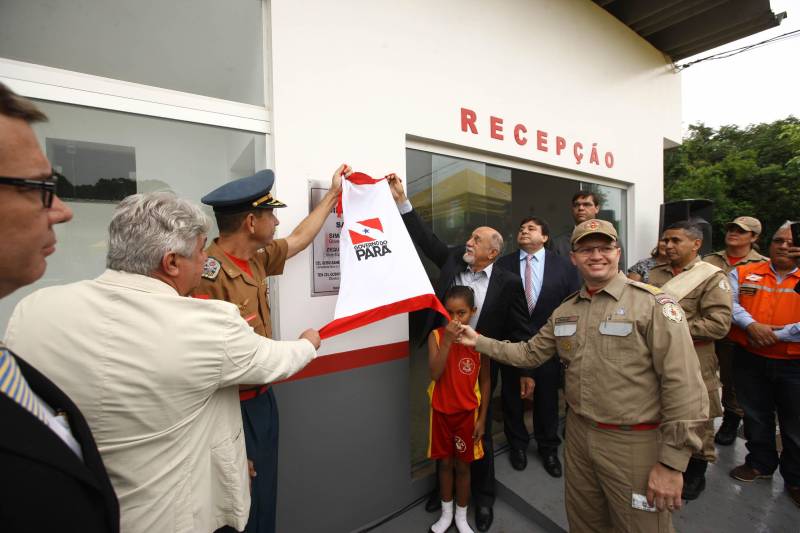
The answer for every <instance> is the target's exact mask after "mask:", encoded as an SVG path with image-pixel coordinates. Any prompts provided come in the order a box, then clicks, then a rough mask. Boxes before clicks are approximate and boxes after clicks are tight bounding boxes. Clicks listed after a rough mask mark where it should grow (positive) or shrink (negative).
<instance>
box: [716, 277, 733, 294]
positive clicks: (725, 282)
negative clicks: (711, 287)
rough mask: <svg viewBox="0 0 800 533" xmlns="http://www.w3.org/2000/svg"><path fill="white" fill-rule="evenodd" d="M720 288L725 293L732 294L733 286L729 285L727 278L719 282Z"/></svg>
mask: <svg viewBox="0 0 800 533" xmlns="http://www.w3.org/2000/svg"><path fill="white" fill-rule="evenodd" d="M719 288H720V289H722V290H723V291H725V292H731V284H730V283H728V280H727V279H725V278H722V279H721V280H719Z"/></svg>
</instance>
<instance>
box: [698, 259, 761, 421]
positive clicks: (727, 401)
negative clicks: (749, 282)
mask: <svg viewBox="0 0 800 533" xmlns="http://www.w3.org/2000/svg"><path fill="white" fill-rule="evenodd" d="M767 259H768V258H766V257H764V256H763V255H761V254H760V253H758V252H756V251H755V250H753V249H751V250H750V252H749V253H748V254H747V255H746V256H744V257H743V258H742V259H740V260H739V261H737V262H736V263H735V264H733V265H731V264H730V263H728V256H727V254H726V253H725V250H720V251H719V252H714V253H710V254H708V255H705V256H703V261H705V262H706V263H711V264H712V265H714V266H715V267H719V268H721V269H722V271H723V272H725V275H726V276H727V275H728V274H730V273H731V270H733V269H734V268H736V267H739V266H742V265H746V264H747V263H760V262H762V261H767ZM735 346H736V343H735V342H733V341H731V340H730V339H728V338H727V337H726V338H724V339H720V340H718V341H716V342H715V343H714V349H715V351H716V352H717V359H718V360H719V379H720V381H721V382H722V407H723V409H724V410H725V411H731V412H732V413H736V414H737V415H739V417H740V418H741V417H743V416H744V411H743V410H742V408H741V406H740V405H739V402H738V401H737V400H736V389H735V388H734V385H733V350H734V348H735Z"/></svg>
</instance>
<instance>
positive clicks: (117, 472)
mask: <svg viewBox="0 0 800 533" xmlns="http://www.w3.org/2000/svg"><path fill="white" fill-rule="evenodd" d="M6 342H7V344H8V346H9V347H10V348H11V349H12V350H14V351H16V352H18V353H22V354H25V357H26V360H27V361H29V362H30V363H31V364H33V365H36V367H37V368H39V369H41V371H42V372H43V373H45V374H46V375H47V376H48V377H49V378H50V379H52V380H53V381H54V382H55V383H56V384H58V386H59V387H61V388H62V389H63V390H64V391H65V392H66V393H67V394H68V395H69V396H70V397H71V398H72V399H73V400H74V401H75V403H76V404H78V406H79V407H80V409H81V411H82V412H83V414H84V416H85V417H86V420H87V422H88V423H89V427H90V428H91V430H92V433H93V434H94V437H95V440H96V441H97V446H98V448H99V450H100V454H101V456H102V457H103V462H104V463H105V465H106V469H107V470H108V473H109V476H110V477H111V482H112V484H113V485H114V489H115V491H116V493H117V496H118V498H119V504H120V512H121V519H122V531H123V532H124V533H134V532H141V533H162V532H163V533H167V532H169V533H179V532H186V533H190V532H191V533H198V532H199V533H204V532H212V531H214V530H216V529H218V528H220V527H222V526H224V525H230V526H233V527H234V528H236V529H238V530H242V529H244V527H245V524H246V522H247V517H248V512H249V508H250V496H249V490H248V475H247V463H246V458H245V446H244V435H243V433H242V418H241V414H240V411H239V394H238V385H239V384H252V383H268V382H272V381H276V380H279V379H283V378H286V377H288V376H290V375H292V374H294V373H295V372H297V371H298V370H300V369H301V368H303V367H304V366H305V365H306V364H307V363H308V362H309V361H311V360H312V359H313V358H314V357H315V355H316V352H315V350H314V347H313V345H312V344H311V343H310V342H308V341H306V340H299V341H289V342H277V341H272V340H270V339H266V338H264V337H262V336H260V335H257V334H256V333H254V332H253V330H252V329H251V328H250V327H249V326H248V325H247V324H246V323H245V321H244V320H242V318H241V316H240V314H239V310H238V309H237V308H236V306H235V305H232V304H230V303H227V302H222V301H217V300H198V299H194V298H187V297H182V296H179V295H178V294H177V293H176V292H175V290H174V289H172V287H170V286H168V285H167V284H165V283H163V282H161V281H159V280H157V279H155V278H150V277H147V276H140V275H137V274H129V273H125V272H118V271H113V270H107V271H105V272H104V273H103V274H102V275H101V276H100V277H98V278H97V279H95V280H89V281H81V282H78V283H73V284H70V285H64V286H57V287H49V288H46V289H42V290H39V291H37V292H35V293H33V294H32V295H30V296H28V297H26V298H25V299H23V300H22V301H21V302H20V303H19V304H18V305H17V307H16V308H15V309H14V313H13V315H12V317H11V319H10V321H9V324H8V330H7V332H6ZM45 512H46V511H45Z"/></svg>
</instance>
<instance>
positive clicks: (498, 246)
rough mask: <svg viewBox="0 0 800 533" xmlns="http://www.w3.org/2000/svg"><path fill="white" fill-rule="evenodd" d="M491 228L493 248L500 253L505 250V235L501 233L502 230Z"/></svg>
mask: <svg viewBox="0 0 800 533" xmlns="http://www.w3.org/2000/svg"><path fill="white" fill-rule="evenodd" d="M491 229H492V236H491V243H492V249H493V250H495V251H496V252H497V254H498V255H499V254H500V253H502V252H503V236H502V235H500V232H499V231H497V230H496V229H494V228H491Z"/></svg>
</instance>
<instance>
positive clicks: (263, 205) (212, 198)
mask: <svg viewBox="0 0 800 533" xmlns="http://www.w3.org/2000/svg"><path fill="white" fill-rule="evenodd" d="M274 183H275V173H274V172H273V171H271V170H269V169H267V170H261V171H259V172H256V173H255V174H253V175H252V176H248V177H246V178H239V179H237V180H233V181H231V182H230V183H226V184H225V185H222V186H221V187H217V188H216V189H214V190H213V191H211V192H210V193H208V194H206V195H205V196H203V197H202V198H201V199H200V201H201V202H203V203H204V204H206V205H210V206H211V207H213V208H214V212H215V213H241V212H243V211H250V210H252V209H274V208H276V207H286V204H284V203H283V202H280V201H278V199H277V198H274V197H273V196H272V195H271V194H270V192H269V191H270V189H272V185H273V184H274Z"/></svg>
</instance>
